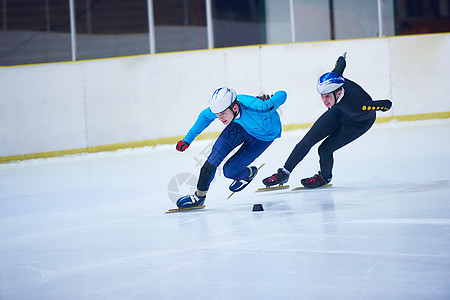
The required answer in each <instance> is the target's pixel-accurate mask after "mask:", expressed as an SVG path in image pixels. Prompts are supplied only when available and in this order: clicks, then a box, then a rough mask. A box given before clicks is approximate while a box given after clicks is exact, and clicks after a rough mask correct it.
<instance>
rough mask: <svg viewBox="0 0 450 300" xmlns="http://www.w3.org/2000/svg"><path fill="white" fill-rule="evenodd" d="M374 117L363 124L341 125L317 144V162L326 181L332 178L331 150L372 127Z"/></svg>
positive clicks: (340, 146)
mask: <svg viewBox="0 0 450 300" xmlns="http://www.w3.org/2000/svg"><path fill="white" fill-rule="evenodd" d="M374 121H375V119H373V121H372V120H371V121H369V122H368V123H365V124H359V125H358V126H348V125H343V126H342V127H341V128H340V129H339V130H338V131H336V132H335V133H333V134H332V135H330V136H329V137H328V138H327V139H325V140H324V141H323V143H322V144H321V145H320V146H319V150H318V151H319V157H320V159H319V163H320V172H321V175H322V176H323V177H324V178H325V179H327V180H328V181H329V180H331V178H332V170H333V164H334V158H333V152H334V151H336V150H338V149H340V148H342V147H344V146H345V145H347V144H349V143H351V142H353V141H354V140H356V139H357V138H359V137H360V136H362V135H363V134H364V133H366V132H367V131H368V130H369V129H370V127H372V125H373V123H374Z"/></svg>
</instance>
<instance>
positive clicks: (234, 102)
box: [229, 100, 239, 121]
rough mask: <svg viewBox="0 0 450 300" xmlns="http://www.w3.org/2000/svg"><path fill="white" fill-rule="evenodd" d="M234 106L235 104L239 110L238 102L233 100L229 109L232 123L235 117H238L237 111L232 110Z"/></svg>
mask: <svg viewBox="0 0 450 300" xmlns="http://www.w3.org/2000/svg"><path fill="white" fill-rule="evenodd" d="M235 104H237V106H238V108H239V102H238V101H237V100H234V101H233V103H231V105H230V107H229V108H230V109H231V111H232V112H233V120H232V121H234V119H236V117H237V116H238V115H239V110H238V111H234V110H233V107H234V105H235Z"/></svg>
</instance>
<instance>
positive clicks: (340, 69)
mask: <svg viewBox="0 0 450 300" xmlns="http://www.w3.org/2000/svg"><path fill="white" fill-rule="evenodd" d="M346 56H347V52H345V53H344V54H342V55H341V56H339V57H338V59H337V61H336V64H335V65H334V69H333V71H331V72H333V73H338V74H339V75H341V76H342V74H344V70H345V67H346V66H347V63H346V61H345V58H346Z"/></svg>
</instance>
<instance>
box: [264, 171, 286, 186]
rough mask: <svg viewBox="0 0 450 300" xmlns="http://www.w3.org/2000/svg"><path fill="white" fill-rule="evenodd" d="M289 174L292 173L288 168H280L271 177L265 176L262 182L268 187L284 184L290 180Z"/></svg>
mask: <svg viewBox="0 0 450 300" xmlns="http://www.w3.org/2000/svg"><path fill="white" fill-rule="evenodd" d="M289 175H290V173H289V171H288V170H286V169H285V168H279V169H278V172H277V173H275V174H273V175H272V176H270V177H267V178H264V179H263V181H262V182H263V184H264V185H265V186H266V187H272V186H274V185H283V184H285V183H286V182H288V180H289Z"/></svg>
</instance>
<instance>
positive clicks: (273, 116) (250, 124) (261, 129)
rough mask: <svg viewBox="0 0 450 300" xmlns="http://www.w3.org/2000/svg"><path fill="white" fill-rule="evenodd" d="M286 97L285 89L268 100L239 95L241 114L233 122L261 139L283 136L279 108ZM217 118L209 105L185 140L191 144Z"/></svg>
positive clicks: (269, 139)
mask: <svg viewBox="0 0 450 300" xmlns="http://www.w3.org/2000/svg"><path fill="white" fill-rule="evenodd" d="M286 98H287V93H286V92H285V91H278V92H276V93H275V94H274V95H273V96H272V97H271V98H269V99H268V100H260V99H259V98H257V97H254V96H249V95H237V100H238V101H239V111H240V116H239V118H236V119H234V120H233V122H236V123H237V124H239V125H241V126H242V128H244V130H245V131H246V132H247V133H248V134H250V135H251V136H253V137H255V138H257V139H259V140H261V141H273V140H275V139H276V138H279V137H280V136H281V121H280V116H279V115H278V112H277V108H278V107H280V106H281V105H283V104H284V102H286ZM215 119H217V116H216V114H214V113H213V112H212V111H211V110H210V109H209V107H208V108H206V109H204V110H203V111H202V112H201V113H200V115H199V116H198V118H197V121H196V122H195V123H194V125H193V126H192V128H191V129H190V130H189V132H188V134H187V135H186V136H185V137H184V140H185V141H186V142H188V143H189V144H191V143H192V141H193V140H194V139H195V138H196V137H197V136H198V135H199V134H200V133H202V131H203V130H205V129H206V128H207V127H208V126H209V124H211V122H212V121H214V120H215Z"/></svg>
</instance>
